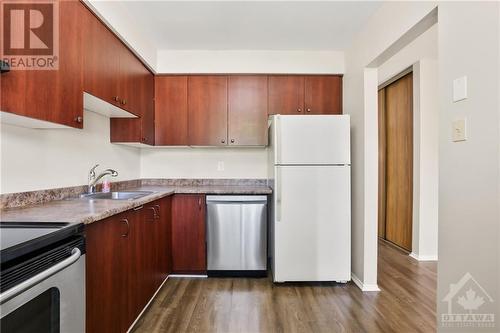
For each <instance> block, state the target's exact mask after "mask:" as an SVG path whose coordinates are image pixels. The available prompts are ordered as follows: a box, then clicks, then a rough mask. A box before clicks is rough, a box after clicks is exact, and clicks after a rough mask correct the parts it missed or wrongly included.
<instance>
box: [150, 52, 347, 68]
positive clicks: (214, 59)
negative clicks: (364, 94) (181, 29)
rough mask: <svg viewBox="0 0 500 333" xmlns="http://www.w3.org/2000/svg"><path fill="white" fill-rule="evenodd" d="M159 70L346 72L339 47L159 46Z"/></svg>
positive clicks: (342, 54)
mask: <svg viewBox="0 0 500 333" xmlns="http://www.w3.org/2000/svg"><path fill="white" fill-rule="evenodd" d="M156 67H157V71H158V73H298V74H300V73H320V74H321V73H324V74H343V73H344V53H343V52H338V51H265V50H261V51H255V50H220V51H216V50H160V51H159V52H158V62H157V66H156Z"/></svg>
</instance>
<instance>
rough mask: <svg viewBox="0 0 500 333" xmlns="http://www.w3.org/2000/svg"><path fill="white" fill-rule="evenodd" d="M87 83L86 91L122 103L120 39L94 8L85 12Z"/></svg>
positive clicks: (107, 100)
mask: <svg viewBox="0 0 500 333" xmlns="http://www.w3.org/2000/svg"><path fill="white" fill-rule="evenodd" d="M85 18H86V23H85V25H83V26H82V27H85V29H82V30H84V31H85V33H84V44H85V49H84V51H85V53H84V64H85V66H84V68H85V75H84V85H83V88H84V90H85V91H86V92H88V93H89V94H91V95H94V96H96V97H99V98H100V99H102V100H104V101H106V102H109V103H111V104H114V105H120V104H119V100H120V99H119V95H118V94H119V92H118V81H119V79H120V62H119V51H120V48H121V43H120V41H119V40H118V39H117V38H116V37H115V35H113V33H112V32H111V31H109V29H108V28H106V26H105V25H104V24H102V23H101V21H99V19H98V18H97V17H95V16H94V15H93V14H92V13H91V12H90V11H88V10H87V14H86V15H85Z"/></svg>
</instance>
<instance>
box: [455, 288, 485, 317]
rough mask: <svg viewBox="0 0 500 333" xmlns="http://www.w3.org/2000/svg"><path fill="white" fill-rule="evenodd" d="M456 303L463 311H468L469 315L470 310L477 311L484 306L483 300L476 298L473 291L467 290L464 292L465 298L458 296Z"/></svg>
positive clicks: (479, 297)
mask: <svg viewBox="0 0 500 333" xmlns="http://www.w3.org/2000/svg"><path fill="white" fill-rule="evenodd" d="M457 303H458V304H460V305H461V306H462V307H463V308H464V309H465V310H469V313H472V310H477V309H479V307H480V306H481V305H483V304H484V298H483V297H481V296H477V295H476V292H475V291H474V290H472V289H469V290H467V291H466V292H465V297H464V296H460V297H459V298H458V301H457Z"/></svg>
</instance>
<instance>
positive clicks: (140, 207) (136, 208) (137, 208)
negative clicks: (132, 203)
mask: <svg viewBox="0 0 500 333" xmlns="http://www.w3.org/2000/svg"><path fill="white" fill-rule="evenodd" d="M143 207H144V206H139V207H135V208H134V210H141V209H142V208H143Z"/></svg>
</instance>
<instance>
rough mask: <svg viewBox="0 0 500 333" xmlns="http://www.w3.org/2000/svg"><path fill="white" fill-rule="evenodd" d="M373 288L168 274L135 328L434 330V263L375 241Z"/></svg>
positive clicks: (287, 330) (351, 330)
mask: <svg viewBox="0 0 500 333" xmlns="http://www.w3.org/2000/svg"><path fill="white" fill-rule="evenodd" d="M378 267H379V268H378V273H379V275H378V279H379V287H380V289H381V291H380V292H370V293H362V292H361V291H360V290H359V289H358V287H356V286H355V285H354V284H353V283H352V282H350V283H348V284H345V285H343V284H336V283H287V284H273V283H272V282H271V280H270V279H247V278H234V279H233V278H210V279H186V278H171V279H169V280H168V281H167V282H166V283H165V284H164V286H163V288H162V289H161V291H160V292H159V293H158V295H157V297H156V299H155V300H154V302H153V304H152V305H151V307H150V308H149V309H148V311H147V313H146V314H145V315H144V316H143V317H142V318H141V320H140V321H139V322H138V323H137V325H136V327H135V330H134V332H136V333H139V332H148V333H150V332H405V333H406V332H434V331H436V263H435V262H420V263H419V262H417V261H415V260H413V259H411V258H409V257H408V256H407V255H405V254H404V253H402V252H400V251H399V250H397V249H395V248H393V247H391V246H390V245H387V244H386V243H384V242H379V265H378Z"/></svg>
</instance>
